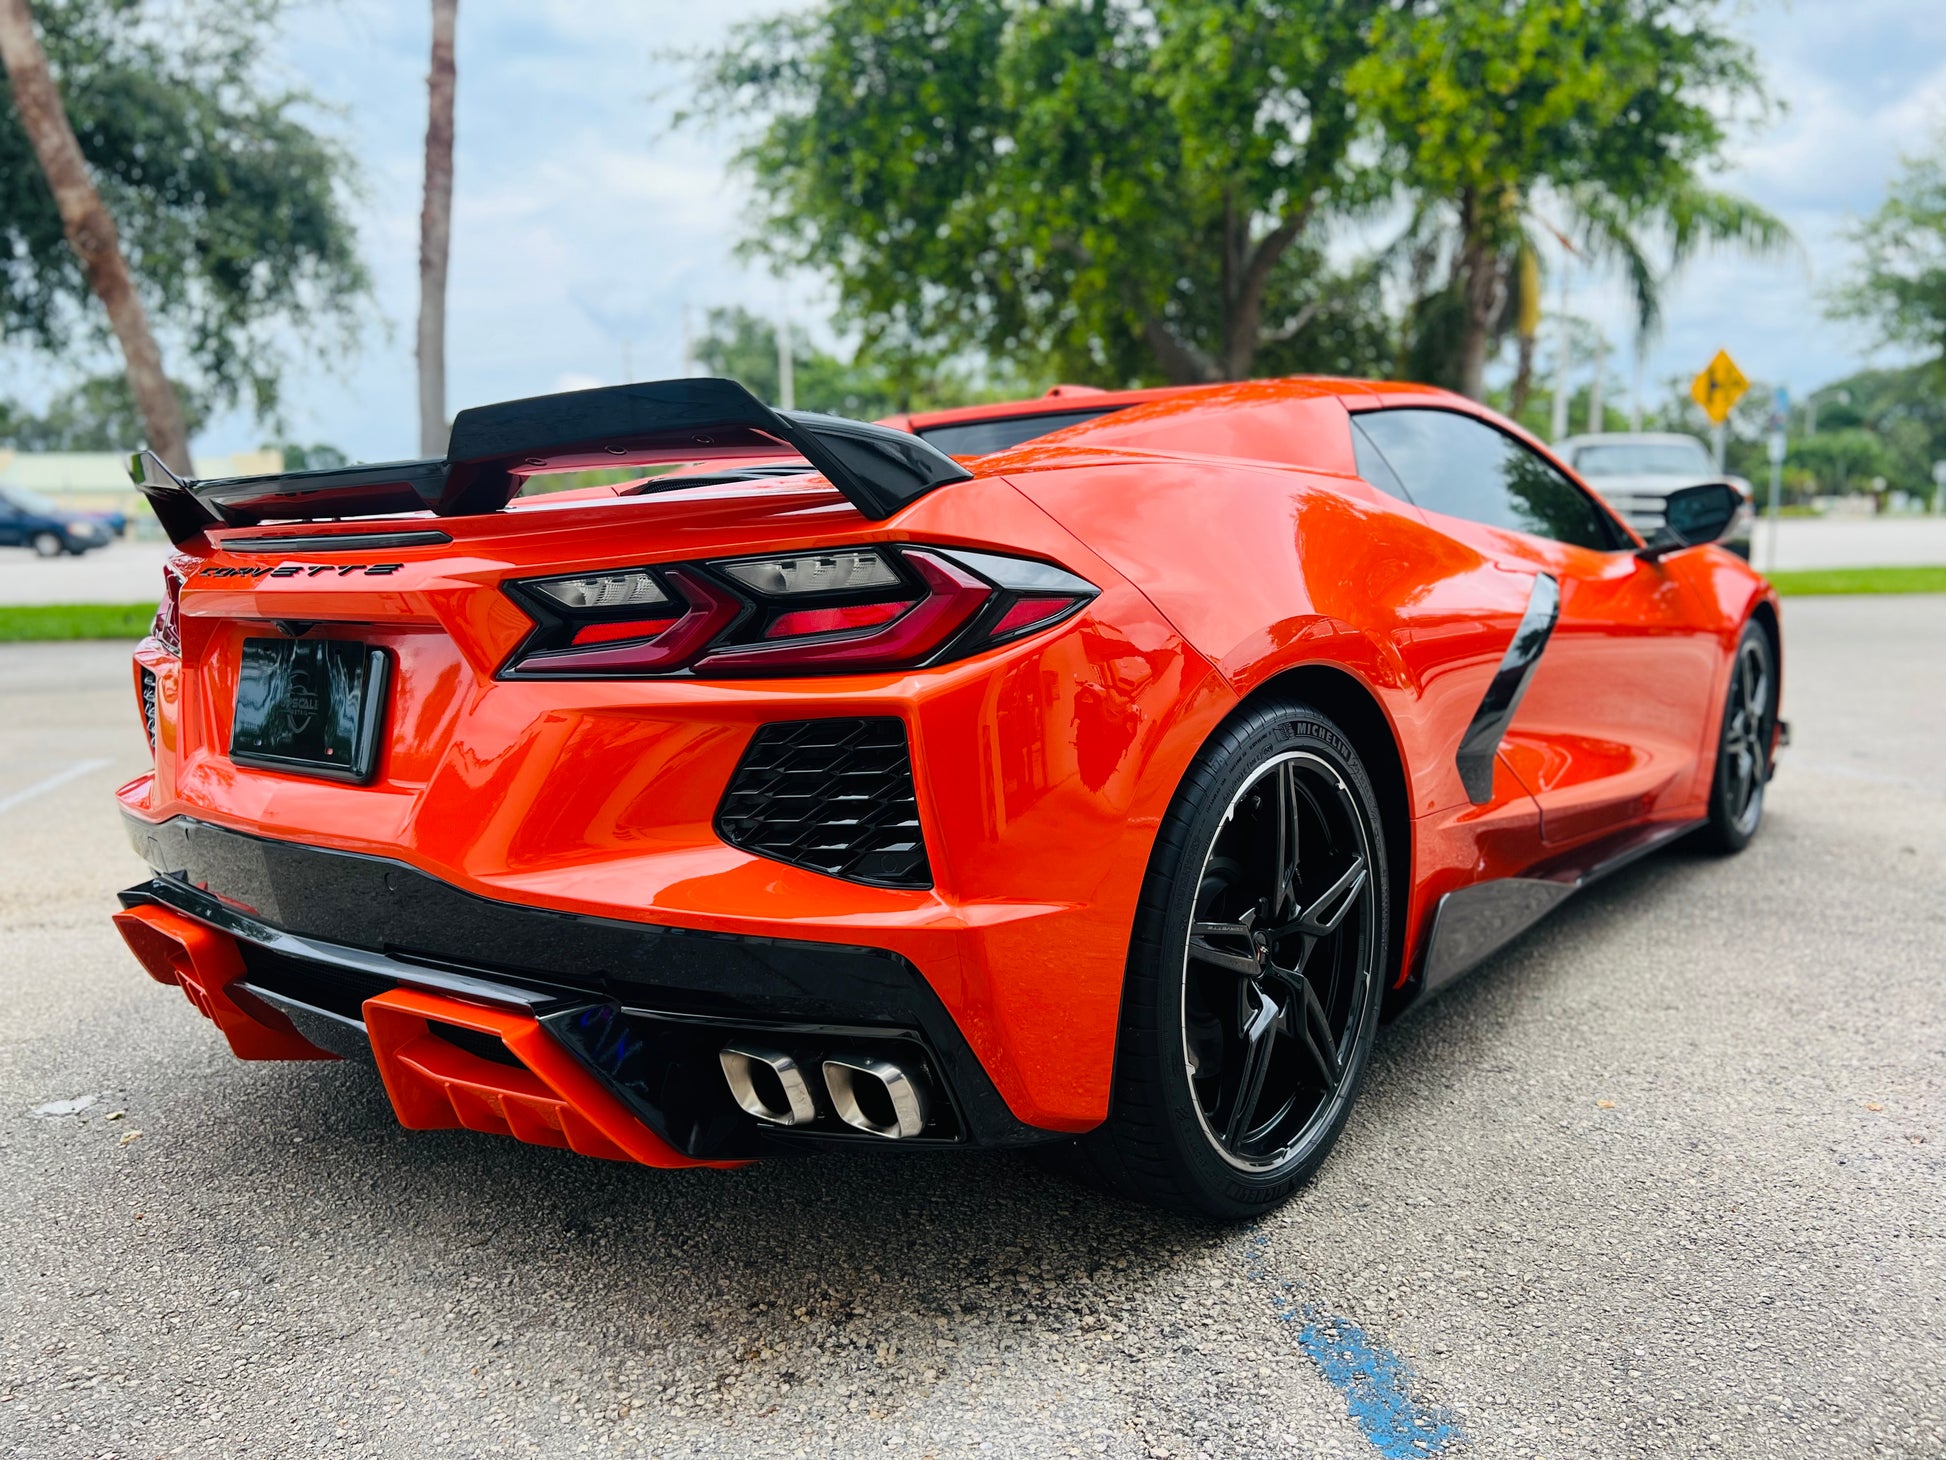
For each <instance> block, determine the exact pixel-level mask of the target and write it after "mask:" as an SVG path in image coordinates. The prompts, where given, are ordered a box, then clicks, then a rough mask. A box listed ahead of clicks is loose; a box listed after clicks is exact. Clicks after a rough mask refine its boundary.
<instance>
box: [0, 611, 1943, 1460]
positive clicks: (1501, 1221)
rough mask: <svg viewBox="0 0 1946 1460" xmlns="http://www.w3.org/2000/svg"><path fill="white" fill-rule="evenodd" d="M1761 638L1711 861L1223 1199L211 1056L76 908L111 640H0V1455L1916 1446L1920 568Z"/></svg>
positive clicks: (1938, 711) (1403, 1030)
mask: <svg viewBox="0 0 1946 1460" xmlns="http://www.w3.org/2000/svg"><path fill="white" fill-rule="evenodd" d="M1786 636H1787V651H1786V679H1785V686H1786V689H1785V693H1786V713H1787V715H1788V716H1789V718H1790V719H1791V720H1792V722H1793V724H1794V727H1795V733H1796V743H1795V745H1794V747H1793V748H1792V749H1791V750H1790V751H1789V752H1788V753H1787V756H1786V759H1785V763H1784V769H1783V771H1782V773H1781V775H1780V776H1779V778H1778V780H1777V781H1776V782H1775V783H1774V785H1773V787H1772V798H1771V803H1770V809H1769V821H1768V824H1767V826H1766V828H1765V830H1764V832H1763V835H1762V836H1761V837H1760V838H1759V840H1758V842H1757V843H1756V845H1755V846H1753V847H1752V848H1751V850H1750V851H1749V852H1747V853H1746V854H1745V855H1743V856H1742V857H1739V858H1735V859H1731V860H1718V859H1714V858H1710V857H1707V856H1704V855H1701V854H1699V853H1696V852H1693V851H1688V850H1685V849H1682V848H1680V847H1679V848H1677V849H1675V850H1674V851H1671V852H1668V853H1665V854H1662V855H1660V856H1658V857H1656V858H1654V859H1652V860H1651V861H1649V862H1647V863H1644V864H1642V865H1640V866H1638V867H1636V868H1634V869H1632V870H1630V871H1629V872H1626V873H1624V874H1622V875H1620V876H1618V877H1617V878H1615V879H1613V880H1612V881H1610V882H1608V883H1605V884H1603V885H1602V886H1600V887H1599V888H1597V889H1595V890H1593V891H1591V892H1589V893H1588V894H1586V895H1585V896H1583V897H1582V898H1581V899H1579V900H1578V901H1576V902H1573V903H1570V904H1569V905H1568V906H1567V907H1566V908H1565V909H1564V910H1563V911H1562V912H1560V913H1559V914H1557V915H1556V916H1555V917H1554V919H1553V920H1552V921H1551V922H1549V923H1546V924H1544V925H1542V926H1541V927H1540V928H1538V929H1537V930H1535V931H1534V932H1533V933H1531V934H1529V935H1528V936H1527V937H1526V938H1525V939H1523V940H1522V941H1520V942H1519V943H1517V944H1516V945H1514V946H1513V947H1512V948H1511V949H1509V950H1507V951H1506V952H1505V953H1503V954H1502V955H1501V956H1499V957H1498V958H1497V959H1495V960H1494V961H1493V962H1492V963H1491V964H1490V965H1488V966H1487V967H1486V968H1485V969H1484V970H1482V971H1481V972H1480V973H1478V974H1476V975H1474V976H1473V977H1472V978H1470V979H1469V980H1467V981H1466V982H1465V983H1463V984H1461V985H1460V986H1459V987H1457V988H1456V989H1455V990H1453V991H1452V992H1451V993H1449V994H1447V995H1445V996H1444V997H1442V998H1441V999H1440V1000H1438V1001H1437V1002H1435V1003H1433V1004H1431V1005H1429V1006H1428V1007H1426V1008H1423V1009H1421V1010H1419V1011H1416V1012H1415V1013H1413V1014H1411V1015H1409V1016H1407V1017H1406V1018H1405V1019H1403V1020H1401V1021H1400V1022H1399V1023H1397V1024H1396V1025H1394V1026H1393V1027H1392V1028H1391V1029H1389V1030H1388V1031H1387V1032H1386V1033H1385V1034H1383V1035H1382V1036H1381V1040H1380V1045H1379V1049H1378V1052H1377V1055H1376V1058H1375V1062H1374V1069H1373V1074H1372V1079H1371V1082H1370V1084H1369V1085H1368V1086H1367V1088H1366V1092H1365V1095H1364V1098H1363V1100H1362V1103H1361V1104H1360V1106H1359V1108H1358V1110H1357V1111H1356V1113H1355V1114H1354V1117H1353V1119H1352V1122H1351V1126H1350V1128H1349V1130H1348V1132H1347V1135H1346V1138H1345V1140H1344V1142H1343V1144H1342V1145H1341V1146H1340V1148H1339V1150H1338V1152H1337V1154H1336V1155H1335V1156H1334V1157H1333V1159H1332V1160H1331V1161H1330V1162H1329V1163H1328V1165H1327V1166H1326V1168H1325V1170H1324V1172H1323V1174H1322V1175H1321V1177H1320V1178H1319V1179H1318V1180H1317V1181H1316V1182H1315V1183H1314V1184H1313V1185H1312V1186H1311V1187H1310V1188H1309V1189H1308V1190H1307V1191H1305V1192H1304V1193H1302V1194H1301V1195H1300V1196H1299V1198H1298V1199H1297V1200H1295V1201H1293V1202H1292V1203H1291V1204H1290V1205H1289V1206H1288V1207H1287V1208H1285V1209H1284V1210H1283V1211H1281V1212H1279V1213H1278V1214H1277V1215H1275V1216H1274V1217H1272V1218H1270V1219H1269V1220H1267V1221H1264V1222H1262V1223H1261V1224H1258V1225H1255V1226H1249V1227H1242V1228H1235V1229H1213V1228H1209V1227H1205V1226H1198V1225H1195V1224H1191V1223H1188V1222H1184V1221H1179V1220H1176V1219H1173V1218H1166V1217H1162V1216H1158V1215H1154V1214H1151V1213H1148V1212H1144V1211H1140V1210H1135V1209H1131V1208H1129V1207H1126V1206H1123V1205H1120V1204H1118V1203H1115V1202H1112V1201H1109V1200H1107V1199H1105V1198H1103V1197H1100V1196H1097V1195H1095V1194H1093V1193H1091V1192H1089V1191H1087V1190H1084V1189H1081V1188H1078V1187H1075V1186H1071V1185H1069V1184H1067V1183H1066V1182H1065V1181H1063V1180H1061V1179H1060V1178H1059V1177H1058V1176H1057V1175H1054V1174H1050V1173H1049V1172H1048V1171H1046V1170H1044V1169H1042V1168H1041V1167H1040V1166H1038V1165H1036V1164H1034V1163H1032V1162H1030V1161H1028V1160H1026V1159H1016V1158H1004V1159H1003V1158H978V1159H974V1158H966V1159H941V1158H927V1159H921V1160H909V1159H897V1158H893V1157H890V1156H884V1157H868V1156H863V1155H861V1156H859V1157H856V1158H850V1159H821V1160H817V1161H807V1162H801V1163H793V1164H779V1165H773V1166H769V1167H763V1168H757V1169H751V1170H746V1171H741V1172H733V1173H722V1172H700V1173H683V1174H664V1173H657V1172H653V1171H648V1170H641V1169H635V1168H629V1167H623V1166H619V1165H610V1164H607V1163H598V1162H592V1161H585V1160H581V1159H579V1158H576V1157H573V1156H569V1155H566V1154H563V1153H556V1152H552V1151H545V1150H539V1149H534V1148H530V1147H522V1146H518V1145H515V1144H513V1143H511V1142H508V1141H502V1140H495V1139H492V1138H488V1137H484V1136H475V1135H471V1134H466V1133H459V1132H447V1133H434V1134H407V1133H405V1132H402V1131H401V1130H399V1129H398V1127H397V1126H396V1124H395V1123H394V1121H393V1119H392V1117H391V1113H390V1109H389V1107H388V1106H387V1104H386V1102H385V1099H384V1096H383V1094H382V1092H381V1090H380V1088H379V1085H378V1082H377V1079H376V1076H375V1075H373V1074H371V1073H370V1072H369V1071H367V1070H364V1069H362V1068H359V1067H355V1066H351V1065H254V1066H253V1065H244V1064H240V1063H238V1062H236V1061H234V1060H232V1059H231V1058H230V1056H229V1055H228V1053H227V1052H226V1051H225V1049H224V1047H223V1046H222V1043H221V1041H220V1039H219V1038H218V1037H217V1036H216V1034H215V1032H214V1031H213V1030H212V1029H211V1028H210V1027H209V1026H208V1025H207V1024H205V1023H204V1022H203V1021H202V1019H201V1018H200V1017H198V1016H197V1015H196V1014H195V1013H194V1011H193V1010H192V1009H191V1008H190V1007H189V1005H188V1004H187V1003H186V1002H185V1001H184V1000H183V999H182V997H181V996H180V995H179V994H177V993H175V992H174V991H173V990H167V989H163V988H161V987H158V986H157V985H155V984H153V983H151V982H150V981H149V980H148V979H147V978H145V977H144V976H143V975H142V974H141V972H140V971H139V970H138V968H137V967H136V965H135V964H134V962H133V960H132V959H131V958H130V957H129V956H128V955H127V953H126V952H125V951H124V950H123V948H122V946H121V943H120V940H119V939H118V938H117V937H116V935H115V934H114V932H113V930H112V929H111V927H110V925H109V922H108V913H109V911H110V910H111V909H112V906H113V896H112V895H113V892H114V891H115V889H117V888H118V887H121V886H123V885H126V884H128V883H131V882H133V881H136V880H137V879H138V878H139V877H141V876H142V875H143V869H142V867H141V866H140V864H139V863H138V862H137V861H136V859H135V857H134V856H133V854H132V853H131V852H130V851H129V850H128V848H127V845H126V843H125V841H124V838H123V836H122V833H121V830H120V828H119V826H118V824H117V819H116V817H115V814H114V812H113V808H112V806H111V803H110V800H109V791H110V789H111V788H112V787H113V786H114V785H115V784H116V783H117V782H118V781H119V780H121V779H122V778H125V777H126V776H129V775H132V774H134V773H136V772H137V771H138V770H139V769H140V768H141V767H142V765H143V764H144V763H145V761H146V752H145V750H144V749H143V746H142V743H141V734H140V731H139V729H138V727H137V722H136V712H135V704H134V697H133V694H132V693H131V691H130V688H129V681H128V674H127V669H126V664H125V658H124V654H123V652H122V651H121V650H120V649H119V648H116V647H115V646H108V645H86V644H84V645H69V646H62V645H8V646H0V711H3V713H0V1001H3V1002H0V1010H4V1012H0V1050H3V1051H4V1053H3V1054H0V1455H5V1456H9V1457H12V1456H19V1457H32V1460H44V1457H69V1456H73V1457H81V1456H90V1457H98V1456H117V1457H136V1456H155V1455H165V1454H182V1455H191V1456H217V1455H221V1456H233V1455H235V1456H282V1455H311V1454H325V1455H369V1456H437V1457H468V1456H489V1455H491V1456H500V1455H542V1456H555V1455H574V1454H583V1453H586V1454H602V1455H611V1454H630V1455H633V1454H652V1453H653V1454H661V1453H683V1454H688V1453H701V1454H711V1455H777V1454H806V1455H822V1454H831V1453H843V1454H874V1455H879V1454H903V1455H912V1456H920V1455H935V1456H946V1455H965V1454H974V1455H978V1454H1000V1455H1028V1456H1042V1455H1064V1454H1069V1455H1095V1454H1108V1455H1114V1456H1155V1455H1170V1456H1200V1455H1208V1456H1221V1457H1229V1456H1266V1457H1270V1456H1276V1457H1310V1456H1343V1457H1365V1456H1373V1455H1377V1456H1383V1457H1388V1460H1391V1457H1399V1456H1412V1455H1424V1454H1428V1453H1449V1454H1460V1453H1463V1454H1466V1455H1468V1456H1481V1457H1502V1456H1505V1457H1514V1456H1548V1457H1556V1456H1559V1457H1568V1456H1572V1457H1577V1460H1587V1457H1607V1456H1616V1457H1621V1456H1691V1455H1695V1456H1722V1457H1745V1456H1771V1455H1777V1456H1793V1457H1795V1456H1819V1457H1826V1456H1941V1455H1946V987H1943V986H1942V985H1943V983H1946V895H1942V884H1943V883H1946V815H1943V813H1946V757H1942V756H1941V754H1940V750H1941V747H1942V743H1946V742H1942V732H1941V729H1940V726H1941V723H1942V720H1946V598H1859V599H1819V600H1802V601H1793V602H1791V603H1789V604H1788V605H1787V613H1786ZM63 1112H65V1113H63Z"/></svg>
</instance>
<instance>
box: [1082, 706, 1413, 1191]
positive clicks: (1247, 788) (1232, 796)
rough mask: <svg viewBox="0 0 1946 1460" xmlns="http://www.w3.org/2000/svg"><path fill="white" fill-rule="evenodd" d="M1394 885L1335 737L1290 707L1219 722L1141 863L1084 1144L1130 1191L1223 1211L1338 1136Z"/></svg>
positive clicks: (1355, 764) (1360, 1063)
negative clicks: (1100, 1121)
mask: <svg viewBox="0 0 1946 1460" xmlns="http://www.w3.org/2000/svg"><path fill="white" fill-rule="evenodd" d="M1388 890H1389V889H1388V879H1387V875H1386V864H1385V855H1384V844H1383V840H1382V834H1381V831H1380V825H1379V817H1378V810H1377V801H1376V797H1375V795H1374V794H1373V791H1372V787H1371V783H1370V780H1369V778H1368V777H1367V775H1366V773H1365V769H1364V766H1363V764H1362V762H1361V761H1360V759H1359V757H1358V755H1357V753H1356V751H1355V750H1354V749H1353V748H1352V746H1351V744H1350V742H1349V741H1348V740H1347V739H1346V738H1345V736H1344V735H1343V733H1342V732H1341V731H1339V730H1338V729H1337V727H1336V726H1334V725H1332V724H1331V722H1330V721H1328V720H1326V719H1325V718H1324V717H1323V716H1321V715H1319V714H1317V712H1315V711H1313V710H1310V709H1307V708H1304V707H1300V706H1293V705H1277V706H1269V707H1264V708H1259V709H1254V710H1252V711H1251V712H1249V713H1247V714H1246V715H1244V716H1242V717H1240V718H1239V720H1238V721H1237V722H1236V723H1234V724H1232V725H1231V726H1228V727H1226V728H1225V730H1223V731H1221V732H1219V733H1218V735H1217V737H1216V738H1215V740H1214V741H1213V742H1212V744H1211V745H1210V746H1208V747H1206V748H1205V750H1204V751H1203V753H1202V755H1201V756H1200V757H1199V759H1198V761H1197V764H1196V765H1195V767H1194V768H1193V769H1192V771H1191V773H1190V775H1189V776H1188V777H1187V778H1186V780H1185V783H1184V787H1183V789H1182V791H1180V792H1179V793H1178V796H1177V804H1176V805H1175V806H1174V807H1173V808H1172V809H1171V812H1170V815H1169V817H1168V818H1167V819H1166V821H1165V824H1164V827H1163V829H1162V833H1161V836H1160V837H1159V839H1158V842H1157V848H1156V852H1155V855H1154V857H1153V858H1152V860H1151V865H1150V871H1149V877H1148V882H1147V885H1146V886H1145V889H1144V894H1143V905H1142V908H1141V910H1140V911H1139V912H1138V915H1137V926H1136V937H1135V940H1134V943H1133V945H1132V948H1131V952H1130V959H1129V976H1128V984H1127V986H1126V988H1125V991H1124V994H1123V1020H1122V1037H1121V1047H1120V1050H1119V1052H1118V1058H1117V1066H1116V1085H1115V1092H1114V1097H1113V1105H1112V1108H1111V1110H1110V1114H1109V1120H1108V1123H1107V1125H1105V1126H1104V1127H1103V1128H1102V1129H1101V1130H1100V1131H1098V1132H1095V1133H1094V1134H1093V1135H1091V1136H1090V1137H1089V1138H1088V1139H1087V1140H1086V1141H1085V1142H1084V1145H1085V1146H1086V1147H1087V1148H1089V1149H1090V1150H1091V1151H1092V1153H1093V1155H1094V1158H1095V1164H1096V1166H1097V1168H1098V1169H1099V1170H1100V1171H1101V1172H1102V1173H1103V1174H1104V1175H1106V1176H1107V1177H1108V1178H1109V1179H1110V1180H1111V1181H1112V1182H1113V1183H1114V1184H1116V1185H1118V1186H1120V1187H1121V1188H1122V1189H1124V1190H1125V1191H1128V1192H1129V1193H1130V1194H1131V1195H1136V1196H1139V1197H1141V1198H1143V1199H1145V1200H1149V1201H1154V1202H1158V1203H1161V1204H1163V1205H1168V1206H1174V1207H1177V1208H1179V1209H1185V1210H1192V1211H1196V1212H1200V1213H1204V1214H1207V1215H1211V1216H1218V1217H1227V1218H1236V1217H1247V1216H1252V1215H1255V1214H1257V1213H1260V1212H1262V1211H1264V1210H1266V1209H1267V1208H1269V1207H1271V1206H1273V1205H1275V1204H1276V1203H1277V1202H1280V1201H1282V1200H1283V1199H1284V1198H1285V1197H1287V1196H1288V1195H1290V1193H1291V1192H1292V1191H1294V1190H1295V1189H1296V1188H1297V1187H1298V1185H1300V1184H1301V1183H1302V1182H1303V1181H1304V1180H1305V1179H1307V1178H1308V1177H1309V1176H1310V1174H1311V1173H1312V1172H1313V1171H1315V1170H1316V1169H1317V1167H1318V1165H1319V1164H1320V1163H1321V1162H1322V1161H1323V1159H1324V1157H1325V1155H1326V1154H1327V1153H1328V1152H1329V1151H1330V1149H1331V1146H1332V1144H1333V1143H1334V1142H1335V1141H1336V1139H1337V1136H1338V1133H1339V1131H1340V1130H1341V1129H1342V1128H1343V1126H1344V1122H1345V1119H1346V1117H1347V1115H1348V1114H1349V1113H1350V1108H1351V1102H1352V1098H1353V1096H1354V1094H1355V1093H1356V1089H1357V1086H1358V1082H1359V1080H1360V1078H1361V1076H1362V1075H1363V1072H1364V1066H1365V1062H1366V1057H1367V1055H1368V1054H1369V1052H1370V1047H1371V1040H1372V1035H1373V1032H1374V1030H1375V1029H1376V1027H1377V1023H1378V1013H1379V1006H1380V1003H1381V999H1382V995H1383V992H1384V977H1385V974H1386V972H1387V971H1388V969H1389V967H1390V965H1389V963H1388V961H1387V959H1386V956H1385V955H1386V936H1387V927H1388V916H1387V913H1388Z"/></svg>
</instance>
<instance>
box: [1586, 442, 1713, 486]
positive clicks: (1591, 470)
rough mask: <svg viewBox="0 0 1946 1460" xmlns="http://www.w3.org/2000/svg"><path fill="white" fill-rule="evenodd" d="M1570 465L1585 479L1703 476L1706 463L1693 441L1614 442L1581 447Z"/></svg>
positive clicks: (1705, 457) (1698, 446) (1703, 454)
mask: <svg viewBox="0 0 1946 1460" xmlns="http://www.w3.org/2000/svg"><path fill="white" fill-rule="evenodd" d="M1574 465H1575V470H1577V471H1579V472H1580V473H1581V474H1582V475H1583V476H1587V477H1632V476H1644V477H1683V476H1707V475H1709V469H1710V459H1709V453H1708V452H1706V451H1704V450H1703V448H1702V446H1701V444H1700V443H1698V442H1695V441H1614V442H1609V443H1607V444H1605V445H1600V446H1584V447H1582V448H1581V449H1580V450H1579V451H1577V452H1575V454H1574Z"/></svg>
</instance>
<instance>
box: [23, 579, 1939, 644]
mask: <svg viewBox="0 0 1946 1460" xmlns="http://www.w3.org/2000/svg"><path fill="white" fill-rule="evenodd" d="M1768 576H1769V578H1770V581H1771V582H1772V583H1773V584H1775V585H1776V587H1777V591H1778V592H1779V593H1781V594H1784V595H1785V596H1786V597H1791V598H1807V597H1812V596H1816V595H1825V594H1838V593H1946V564H1942V565H1939V566H1934V567H1916V568H1807V569H1801V570H1798V571H1795V572H1787V573H1771V574H1769V575H1768ZM154 617H155V605H154V604H153V603H34V604H20V605H0V643H5V644H19V643H28V642H34V641H47V640H58V639H139V638H141V637H142V635H144V634H146V633H147V632H148V631H149V622H150V620H152V619H153V618H154Z"/></svg>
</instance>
